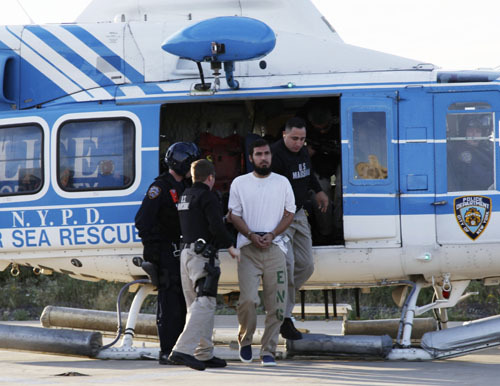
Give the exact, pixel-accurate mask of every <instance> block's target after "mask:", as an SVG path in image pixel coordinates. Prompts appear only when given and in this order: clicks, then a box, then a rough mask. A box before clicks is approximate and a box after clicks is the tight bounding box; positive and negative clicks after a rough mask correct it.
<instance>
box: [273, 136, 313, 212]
mask: <svg viewBox="0 0 500 386" xmlns="http://www.w3.org/2000/svg"><path fill="white" fill-rule="evenodd" d="M271 150H272V153H273V158H272V162H271V170H272V171H273V172H275V173H278V174H281V175H282V176H285V177H286V178H288V180H289V181H290V184H291V185H292V189H293V194H294V195H295V205H296V206H297V211H299V209H301V208H302V207H303V206H304V203H305V202H306V200H307V198H308V197H307V196H308V192H309V190H314V192H315V193H318V192H320V191H321V186H320V184H319V182H318V180H317V179H316V177H315V175H314V173H313V171H312V169H311V159H310V158H309V153H308V152H307V149H306V147H305V146H303V147H302V149H300V151H299V152H297V153H293V152H291V151H290V150H288V148H287V147H286V145H285V142H284V141H283V139H280V140H279V141H278V142H276V143H274V144H273V145H272V146H271Z"/></svg>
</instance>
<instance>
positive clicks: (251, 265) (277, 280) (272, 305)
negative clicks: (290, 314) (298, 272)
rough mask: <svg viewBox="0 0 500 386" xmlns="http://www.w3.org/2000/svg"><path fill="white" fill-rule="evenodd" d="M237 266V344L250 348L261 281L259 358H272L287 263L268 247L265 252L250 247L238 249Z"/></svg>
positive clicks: (282, 307) (275, 249)
mask: <svg viewBox="0 0 500 386" xmlns="http://www.w3.org/2000/svg"><path fill="white" fill-rule="evenodd" d="M240 253H241V258H240V262H239V263H238V281H239V285H240V298H239V303H238V322H239V325H240V326H239V331H238V341H239V343H240V346H247V345H250V344H252V340H253V334H254V332H255V329H256V327H257V309H256V308H257V306H258V305H259V304H260V298H259V293H258V291H259V284H260V281H261V278H262V288H263V293H262V295H263V301H264V308H265V310H266V320H265V328H264V334H263V335H262V339H261V350H260V356H261V357H262V356H264V355H274V354H275V353H276V346H277V344H278V335H279V330H280V326H281V324H282V322H283V314H284V312H285V305H286V297H287V280H286V259H285V254H284V253H283V251H282V250H281V249H280V248H279V247H278V246H277V245H276V244H271V246H270V247H269V248H267V249H260V248H257V247H256V246H255V245H253V244H249V245H245V246H244V247H242V248H241V252H240Z"/></svg>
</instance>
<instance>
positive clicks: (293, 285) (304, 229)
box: [284, 209, 314, 318]
mask: <svg viewBox="0 0 500 386" xmlns="http://www.w3.org/2000/svg"><path fill="white" fill-rule="evenodd" d="M284 234H285V235H286V236H288V238H289V241H288V242H287V248H288V251H287V253H286V269H287V276H288V300H287V304H286V309H285V318H290V317H291V316H292V311H293V307H294V306H295V291H296V290H298V289H299V288H300V287H302V285H303V284H304V283H305V282H306V281H307V279H309V278H310V277H311V275H312V274H313V272H314V260H313V254H312V240H311V228H310V226H309V222H308V221H307V216H306V213H305V211H304V209H300V210H299V211H298V212H297V213H295V216H294V218H293V221H292V223H291V224H290V226H289V227H288V228H287V230H286V231H285V232H284Z"/></svg>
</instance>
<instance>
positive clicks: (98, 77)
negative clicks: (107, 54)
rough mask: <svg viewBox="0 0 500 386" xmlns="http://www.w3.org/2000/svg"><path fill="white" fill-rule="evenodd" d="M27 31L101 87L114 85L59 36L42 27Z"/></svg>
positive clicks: (29, 28) (28, 28)
mask: <svg viewBox="0 0 500 386" xmlns="http://www.w3.org/2000/svg"><path fill="white" fill-rule="evenodd" d="M26 29H27V30H29V31H30V32H32V33H33V34H34V35H36V36H37V37H38V38H40V39H41V40H43V41H44V42H45V43H46V44H48V45H49V46H50V47H52V48H53V49H54V50H56V51H57V53H58V54H59V55H61V56H62V57H63V58H65V59H66V60H67V61H68V62H70V63H71V64H73V65H74V66H75V67H77V68H78V69H80V70H81V71H82V72H83V73H84V74H85V75H87V76H88V77H89V78H91V79H92V80H93V81H94V82H96V83H97V84H99V85H100V86H101V87H104V86H109V85H112V84H114V82H113V81H112V80H111V79H109V78H108V77H107V76H106V75H104V74H103V73H102V72H101V71H99V70H98V69H97V68H96V67H95V66H94V65H92V64H90V63H89V62H88V61H86V60H85V59H84V58H83V57H81V56H80V55H79V54H78V53H76V52H75V51H74V50H73V49H71V47H69V46H68V45H66V44H65V43H64V42H62V41H61V40H60V39H59V38H58V37H57V36H55V35H53V34H52V33H51V32H50V31H47V30H46V29H45V28H42V27H40V26H29V27H26Z"/></svg>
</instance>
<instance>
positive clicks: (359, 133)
mask: <svg viewBox="0 0 500 386" xmlns="http://www.w3.org/2000/svg"><path fill="white" fill-rule="evenodd" d="M352 125H353V127H352V135H353V159H354V170H355V176H354V177H355V178H356V179H365V180H378V179H387V130H386V117H385V112H382V111H376V112H355V113H353V114H352Z"/></svg>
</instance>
